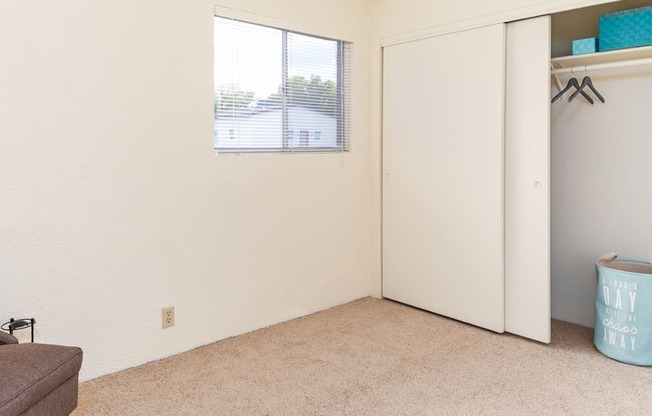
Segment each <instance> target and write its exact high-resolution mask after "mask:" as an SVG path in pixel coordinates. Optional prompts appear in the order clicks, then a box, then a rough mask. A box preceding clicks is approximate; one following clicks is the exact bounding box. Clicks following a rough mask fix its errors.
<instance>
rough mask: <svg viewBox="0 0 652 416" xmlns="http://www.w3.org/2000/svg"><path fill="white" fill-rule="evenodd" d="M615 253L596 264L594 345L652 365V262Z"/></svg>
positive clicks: (628, 360) (616, 355) (611, 354)
mask: <svg viewBox="0 0 652 416" xmlns="http://www.w3.org/2000/svg"><path fill="white" fill-rule="evenodd" d="M617 257H618V256H617V255H616V254H615V253H609V254H605V255H604V256H602V257H601V258H600V259H599V260H598V261H597V263H596V264H595V266H596V268H597V271H598V287H597V291H596V295H595V330H594V331H595V332H594V337H593V343H594V344H595V346H596V348H597V349H598V350H599V351H600V352H601V353H603V354H604V355H606V356H607V357H610V358H613V359H614V360H618V361H622V362H625V363H628V364H635V365H644V366H650V365H652V265H651V264H650V263H648V262H642V261H633V260H616V259H617Z"/></svg>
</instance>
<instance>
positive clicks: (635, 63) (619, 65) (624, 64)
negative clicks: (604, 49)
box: [550, 58, 652, 75]
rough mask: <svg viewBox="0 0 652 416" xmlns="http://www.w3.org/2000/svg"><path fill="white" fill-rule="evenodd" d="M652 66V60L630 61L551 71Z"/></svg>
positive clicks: (554, 72) (575, 71) (576, 71)
mask: <svg viewBox="0 0 652 416" xmlns="http://www.w3.org/2000/svg"><path fill="white" fill-rule="evenodd" d="M639 65H652V58H644V59H632V60H629V61H618V62H606V63H604V64H592V65H580V66H573V67H566V68H557V69H553V70H552V71H550V73H551V74H552V75H557V74H568V73H581V72H583V71H592V70H596V69H611V68H625V67H630V66H639Z"/></svg>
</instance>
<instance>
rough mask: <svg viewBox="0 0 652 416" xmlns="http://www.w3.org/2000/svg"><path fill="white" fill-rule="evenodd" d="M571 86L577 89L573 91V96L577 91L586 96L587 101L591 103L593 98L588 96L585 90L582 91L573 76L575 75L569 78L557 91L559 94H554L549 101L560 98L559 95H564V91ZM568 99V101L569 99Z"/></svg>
mask: <svg viewBox="0 0 652 416" xmlns="http://www.w3.org/2000/svg"><path fill="white" fill-rule="evenodd" d="M571 87H575V89H576V90H577V91H575V92H574V93H573V97H574V96H575V95H577V93H580V94H582V96H583V97H584V98H586V100H587V101H588V102H590V103H591V104H593V98H591V97H590V96H589V95H588V94H587V93H586V92H584V91H583V90H582V89H581V88H580V84H579V82H577V78H575V77H573V78H571V79H569V80H568V84H566V86H565V87H564V89H563V90H561V91H560V92H559V94H557V95H555V96H554V97H553V99H552V101H551V103H554V102H555V101H557V100H558V99H560V98H561V96H562V95H564V94H565V93H566V91H568V90H569V89H571ZM569 101H570V100H569Z"/></svg>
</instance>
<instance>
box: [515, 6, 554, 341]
mask: <svg viewBox="0 0 652 416" xmlns="http://www.w3.org/2000/svg"><path fill="white" fill-rule="evenodd" d="M506 63H507V66H506V71H507V75H506V92H507V94H506V124H505V331H508V332H512V333H514V334H518V335H522V336H524V337H527V338H532V339H535V340H538V341H542V342H550V72H549V66H550V17H540V18H536V19H529V20H524V21H520V22H515V23H510V24H508V25H507V61H506Z"/></svg>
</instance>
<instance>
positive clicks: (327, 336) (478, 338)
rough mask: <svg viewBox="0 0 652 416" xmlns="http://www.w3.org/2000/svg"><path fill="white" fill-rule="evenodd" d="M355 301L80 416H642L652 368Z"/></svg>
mask: <svg viewBox="0 0 652 416" xmlns="http://www.w3.org/2000/svg"><path fill="white" fill-rule="evenodd" d="M592 337H593V331H592V330H591V329H588V328H582V327H579V326H576V325H572V324H568V323H564V322H559V321H553V326H552V340H553V341H552V343H551V344H549V345H546V344H540V343H537V342H534V341H529V340H526V339H523V338H520V337H517V336H513V335H510V334H495V333H492V332H489V331H485V330H483V329H479V328H476V327H473V326H470V325H466V324H462V323H460V322H457V321H454V320H451V319H447V318H444V317H441V316H438V315H435V314H431V313H428V312H424V311H422V310H418V309H415V308H411V307H409V306H405V305H402V304H399V303H395V302H392V301H388V300H378V299H373V298H365V299H361V300H358V301H355V302H352V303H349V304H346V305H343V306H339V307H336V308H332V309H329V310H326V311H323V312H319V313H316V314H313V315H310V316H306V317H303V318H299V319H295V320H292V321H289V322H285V323H282V324H279V325H275V326H272V327H269V328H265V329H261V330H258V331H255V332H251V333H248V334H245V335H241V336H238V337H234V338H230V339H226V340H223V341H220V342H217V343H214V344H211V345H207V346H204V347H201V348H197V349H195V350H192V351H189V352H187V353H184V354H180V355H177V356H174V357H171V358H168V359H165V360H161V361H157V362H153V363H150V364H146V365H143V366H140V367H136V368H133V369H130V370H126V371H123V372H120V373H117V374H113V375H110V376H106V377H103V378H100V379H96V380H93V381H90V382H86V383H83V384H81V385H80V388H79V406H78V408H77V410H75V412H73V416H82V415H121V416H127V415H519V416H522V415H592V416H595V415H649V414H652V369H650V368H645V367H636V366H631V365H627V364H623V363H619V362H617V361H614V360H611V359H609V358H607V357H605V356H603V355H601V354H600V353H599V352H598V351H597V350H596V349H595V348H594V347H593V340H592Z"/></svg>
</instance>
